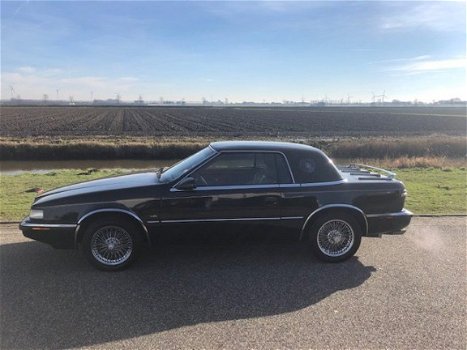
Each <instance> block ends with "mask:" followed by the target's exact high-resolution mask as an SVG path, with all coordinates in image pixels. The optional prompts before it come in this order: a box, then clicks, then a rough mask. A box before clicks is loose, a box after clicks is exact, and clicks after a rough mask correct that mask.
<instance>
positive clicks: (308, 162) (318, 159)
mask: <svg viewBox="0 0 467 350" xmlns="http://www.w3.org/2000/svg"><path fill="white" fill-rule="evenodd" d="M290 162H291V166H292V169H293V173H294V177H295V181H296V182H297V183H315V182H328V181H336V180H339V179H340V177H339V175H338V174H337V173H336V172H335V170H334V169H333V168H332V166H331V164H329V161H328V159H326V158H325V157H322V156H321V155H319V154H311V153H309V152H307V153H302V154H294V155H293V156H292V157H290Z"/></svg>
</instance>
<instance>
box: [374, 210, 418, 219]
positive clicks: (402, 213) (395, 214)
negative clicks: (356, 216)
mask: <svg viewBox="0 0 467 350" xmlns="http://www.w3.org/2000/svg"><path fill="white" fill-rule="evenodd" d="M407 215H410V216H413V213H412V212H411V211H410V210H407V209H402V210H401V211H398V212H397V213H382V214H367V218H383V217H398V216H407Z"/></svg>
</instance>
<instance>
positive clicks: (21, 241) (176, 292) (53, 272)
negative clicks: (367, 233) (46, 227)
mask: <svg viewBox="0 0 467 350" xmlns="http://www.w3.org/2000/svg"><path fill="white" fill-rule="evenodd" d="M466 223H467V222H466V217H433V218H428V217H423V218H414V219H413V222H412V224H411V225H410V227H409V230H408V231H407V233H406V234H405V235H400V236H384V237H383V238H381V239H377V238H364V239H363V241H362V245H361V247H360V250H359V251H358V254H357V256H356V257H355V258H353V259H351V260H349V261H347V262H345V263H341V264H325V263H321V262H319V261H317V260H316V259H314V258H313V257H311V256H310V252H309V250H308V249H307V248H305V247H303V245H301V244H299V243H296V242H291V241H284V240H283V239H275V238H271V239H267V240H259V241H258V240H256V241H250V240H246V241H245V240H238V241H235V242H230V243H229V244H226V243H222V242H218V241H217V242H214V243H212V242H211V243H209V242H208V243H206V242H203V243H196V242H185V243H183V242H179V243H177V244H174V243H165V244H163V245H161V246H159V247H156V248H155V249H153V250H151V251H147V252H145V253H144V255H143V256H142V258H141V259H140V260H139V261H138V262H137V263H136V264H135V265H134V267H132V268H130V269H128V270H126V271H122V272H118V273H103V272H99V271H96V270H94V269H93V268H92V267H90V266H89V265H88V264H87V263H86V262H85V261H84V259H83V257H82V256H81V254H80V253H79V252H77V251H60V250H54V249H52V248H50V247H48V246H46V245H43V244H41V243H38V242H33V241H30V240H28V239H26V238H24V237H23V236H22V235H21V233H20V231H19V230H18V228H17V225H16V224H15V225H0V272H1V273H0V278H1V281H0V282H1V283H0V284H1V287H0V292H1V294H0V298H1V313H0V320H1V324H0V326H1V333H0V345H1V346H0V347H1V348H2V349H8V348H21V349H31V348H45V347H47V348H80V347H83V348H103V349H104V348H105V349H108V348H112V349H119V348H138V349H145V348H148V349H154V348H162V349H185V348H196V349H197V348H206V349H214V348H216V349H220V348H221V349H244V348H257V349H263V348H264V349H266V348H277V349H282V348H296V349H300V348H302V349H304V348H306V349H309V348H320V349H322V348H343V347H345V348H398V349H409V348H410V349H414V348H417V349H426V348H457V349H465V348H466V346H467V343H466V336H465V329H466V307H465V305H466V304H465V300H466V288H465V287H466V284H465V283H466V231H467V229H466V227H467V225H466Z"/></svg>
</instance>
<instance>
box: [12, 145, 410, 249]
mask: <svg viewBox="0 0 467 350" xmlns="http://www.w3.org/2000/svg"><path fill="white" fill-rule="evenodd" d="M209 147H211V149H212V150H213V152H212V153H213V155H212V157H211V158H210V159H209V160H207V161H205V162H203V164H205V163H209V162H210V161H211V160H212V159H213V158H215V157H217V156H219V155H220V154H222V153H225V152H273V153H277V154H280V155H282V156H284V157H285V159H286V160H287V165H288V167H289V170H290V172H291V175H292V179H291V181H290V183H278V184H270V185H256V186H255V185H244V186H219V187H216V186H211V187H204V188H202V187H198V188H195V189H191V190H180V189H177V184H178V183H179V182H180V181H181V180H182V179H183V178H185V177H187V176H190V173H191V172H192V171H189V172H187V173H185V174H184V175H183V176H181V177H179V178H177V179H174V180H173V181H170V182H167V183H164V182H162V181H161V180H160V179H159V176H158V175H157V173H156V172H146V173H136V174H130V175H124V176H117V177H110V178H104V179H100V180H94V181H89V182H83V183H79V184H75V185H71V186H65V187H61V188H58V189H55V190H52V191H49V192H46V193H44V194H42V195H40V196H38V197H37V198H36V199H35V201H34V203H33V205H32V209H40V210H43V211H44V218H43V219H34V220H33V219H30V218H29V217H28V218H25V219H24V220H23V222H22V223H21V224H20V229H21V230H22V231H23V234H24V235H25V236H26V237H29V238H32V239H35V240H38V241H42V242H45V243H48V244H51V245H52V246H54V247H56V248H74V247H77V245H78V244H79V242H80V239H81V237H82V234H83V227H85V225H86V223H87V222H89V220H98V219H99V217H100V216H101V215H108V214H117V215H123V216H125V217H127V218H128V220H133V221H134V222H136V223H137V224H138V225H139V227H140V228H141V232H142V234H143V235H144V237H145V239H146V241H148V242H149V243H150V242H151V236H152V234H154V233H157V232H159V231H161V230H166V229H171V228H175V227H177V228H180V227H182V228H188V229H190V228H192V227H193V225H196V227H197V228H198V229H199V228H212V227H213V226H214V227H215V228H216V229H222V228H223V227H227V226H228V227H229V228H232V227H234V228H235V227H236V226H238V227H241V226H244V225H248V226H250V225H255V227H257V228H258V229H261V228H262V227H266V226H270V225H276V226H283V227H286V228H287V229H288V230H289V231H290V233H291V234H296V235H297V237H302V236H303V233H304V231H306V227H307V226H308V225H310V224H311V223H312V222H313V220H314V219H316V218H317V217H318V215H321V214H323V213H325V212H329V211H335V210H344V211H346V212H349V213H351V214H352V215H354V216H355V217H356V218H357V220H358V222H359V223H360V225H361V227H362V232H363V235H364V236H379V235H381V234H382V233H393V232H401V231H402V230H403V229H404V228H405V227H406V226H407V225H408V224H409V223H410V219H411V213H410V212H408V211H406V210H405V209H404V208H403V207H404V201H405V196H406V192H405V188H404V185H403V184H402V183H401V182H400V181H397V180H395V179H391V178H388V177H386V176H377V175H375V176H362V173H359V172H358V171H357V172H356V173H352V171H340V170H339V169H337V168H336V167H335V166H334V164H333V163H332V162H331V161H330V160H329V158H328V157H326V156H325V154H324V153H323V152H321V151H320V150H318V149H316V148H313V147H310V146H305V145H299V144H292V143H279V142H217V143H213V144H211V145H210V146H209ZM307 157H313V159H315V161H316V167H317V169H319V173H318V175H317V178H316V179H314V180H313V182H309V183H303V182H302V181H303V180H301V179H302V178H303V176H301V175H300V166H301V163H300V161H301V160H302V159H304V158H307ZM197 168H198V167H195V168H194V169H192V170H195V169H197Z"/></svg>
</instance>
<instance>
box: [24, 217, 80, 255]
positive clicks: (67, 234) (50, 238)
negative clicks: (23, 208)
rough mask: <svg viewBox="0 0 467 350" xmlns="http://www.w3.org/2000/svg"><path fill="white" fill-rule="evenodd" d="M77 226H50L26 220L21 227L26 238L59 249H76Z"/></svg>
mask: <svg viewBox="0 0 467 350" xmlns="http://www.w3.org/2000/svg"><path fill="white" fill-rule="evenodd" d="M76 227H77V225H76V224H48V223H38V222H34V221H32V220H31V219H30V218H29V217H27V218H25V219H24V220H23V221H22V222H21V224H20V225H19V229H20V230H21V231H23V235H24V236H25V237H28V238H31V239H34V240H36V241H39V242H43V243H47V244H50V245H51V246H52V247H54V248H57V249H73V248H75V231H76Z"/></svg>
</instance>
